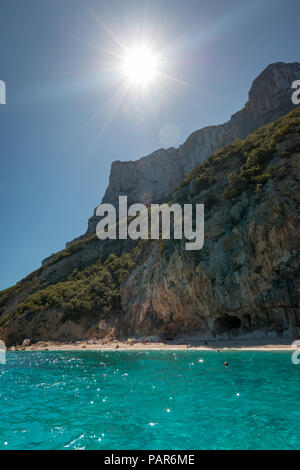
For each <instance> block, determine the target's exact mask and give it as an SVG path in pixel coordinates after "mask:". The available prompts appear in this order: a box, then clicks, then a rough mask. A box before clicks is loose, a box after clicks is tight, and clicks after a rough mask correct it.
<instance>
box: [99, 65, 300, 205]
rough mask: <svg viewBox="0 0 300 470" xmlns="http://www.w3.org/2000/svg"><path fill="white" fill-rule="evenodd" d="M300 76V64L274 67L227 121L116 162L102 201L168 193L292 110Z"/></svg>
mask: <svg viewBox="0 0 300 470" xmlns="http://www.w3.org/2000/svg"><path fill="white" fill-rule="evenodd" d="M299 77H300V64H299V63H292V64H284V63H276V64H272V65H269V66H268V67H267V68H266V69H265V70H264V71H263V72H262V73H261V74H260V75H259V76H258V77H257V78H256V79H255V80H254V82H253V84H252V87H251V89H250V92H249V100H248V102H247V103H246V104H245V106H244V108H243V109H242V110H241V111H239V112H237V113H236V114H234V115H233V116H232V117H231V119H230V120H229V121H228V122H226V123H225V124H222V125H219V126H209V127H205V128H203V129H200V130H199V131H196V132H194V133H193V134H191V135H190V136H189V137H188V139H187V140H186V142H185V143H184V144H183V145H181V146H180V147H179V148H178V149H175V148H170V149H167V150H164V149H160V150H157V151H156V152H154V153H152V154H151V155H148V156H147V157H143V158H141V159H139V160H136V161H130V162H121V161H115V162H114V163H113V164H112V167H111V174H110V179H109V186H108V188H107V190H106V192H105V195H104V197H103V202H112V203H115V202H117V201H118V197H119V194H125V195H127V196H128V199H129V202H141V201H145V202H146V203H147V202H148V203H150V202H151V201H160V200H162V199H164V198H165V197H168V196H169V195H170V193H171V192H172V190H173V189H174V188H175V187H176V186H177V185H178V184H179V183H180V182H181V181H182V179H183V178H184V177H185V176H186V174H187V173H188V172H189V171H190V170H191V169H192V168H193V167H195V166H196V165H199V164H200V163H202V162H203V161H204V160H205V158H206V157H207V156H208V155H211V154H213V153H215V152H216V151H217V150H218V149H219V148H220V147H224V146H226V145H228V144H230V143H231V142H233V141H234V140H235V139H240V138H244V137H246V136H247V135H249V134H250V133H251V132H253V131H254V130H256V129H258V128H259V127H260V126H262V125H263V124H267V123H269V122H272V121H274V120H275V119H277V118H279V117H280V116H283V115H284V114H286V113H288V112H289V111H290V110H291V109H292V108H293V104H292V101H291V96H292V92H293V90H292V89H291V84H292V82H293V81H294V80H297V79H298V80H299Z"/></svg>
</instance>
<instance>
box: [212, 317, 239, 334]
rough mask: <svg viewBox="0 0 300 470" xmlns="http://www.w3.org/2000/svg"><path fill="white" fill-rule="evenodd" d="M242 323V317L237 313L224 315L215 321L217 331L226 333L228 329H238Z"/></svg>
mask: <svg viewBox="0 0 300 470" xmlns="http://www.w3.org/2000/svg"><path fill="white" fill-rule="evenodd" d="M241 325H242V322H241V319H240V318H239V317H236V316H235V315H224V316H222V317H219V318H217V319H216V321H215V328H216V332H217V333H225V332H226V331H232V330H238V329H239V328H240V327H241Z"/></svg>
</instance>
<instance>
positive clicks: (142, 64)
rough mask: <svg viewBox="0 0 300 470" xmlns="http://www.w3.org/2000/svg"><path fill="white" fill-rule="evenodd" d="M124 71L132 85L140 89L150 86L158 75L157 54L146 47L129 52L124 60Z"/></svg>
mask: <svg viewBox="0 0 300 470" xmlns="http://www.w3.org/2000/svg"><path fill="white" fill-rule="evenodd" d="M123 71H124V75H125V77H126V78H127V79H128V80H129V82H130V83H131V84H134V85H137V86H140V87H144V86H147V85H150V84H151V83H152V82H153V81H154V79H155V77H156V75H157V60H156V57H155V54H154V53H153V52H152V51H151V50H150V49H148V48H146V47H137V48H135V49H132V50H131V51H128V52H127V53H126V55H125V58H124V63H123Z"/></svg>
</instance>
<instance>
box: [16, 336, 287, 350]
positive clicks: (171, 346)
mask: <svg viewBox="0 0 300 470" xmlns="http://www.w3.org/2000/svg"><path fill="white" fill-rule="evenodd" d="M293 341H295V338H272V340H270V339H233V340H207V341H204V340H195V339H193V338H185V339H178V340H173V341H168V342H165V343H163V342H147V341H139V340H136V341H131V342H130V341H128V340H127V341H126V340H124V341H117V340H113V341H105V340H97V339H94V340H86V341H76V342H74V343H61V342H60V343H57V342H50V341H49V342H48V341H45V342H44V341H40V342H38V343H34V344H30V345H27V346H14V347H11V348H8V350H9V351H80V350H89V351H101V350H108V351H112V350H118V351H123V350H124V351H132V350H136V351H143V350H145V351H146V350H152V351H160V350H171V351H172V350H173V351H177V350H179V351H182V350H196V351H198V350H199V351H216V350H219V351H221V350H242V351H248V350H253V351H292V350H293V349H295V346H294V347H292V343H293Z"/></svg>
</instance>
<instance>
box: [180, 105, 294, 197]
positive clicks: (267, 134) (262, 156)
mask: <svg viewBox="0 0 300 470" xmlns="http://www.w3.org/2000/svg"><path fill="white" fill-rule="evenodd" d="M299 131H300V108H296V109H295V110H293V111H291V112H290V113H289V114H287V115H286V116H283V117H282V118H280V119H278V120H277V121H275V122H273V123H271V124H267V125H265V126H262V127H261V128H259V129H258V130H257V131H256V132H254V133H253V134H251V135H249V136H248V137H247V138H246V139H244V140H242V139H238V140H236V141H235V142H233V144H231V145H228V146H227V147H225V148H221V149H219V150H218V151H217V152H216V153H215V154H213V155H211V156H209V157H208V158H207V159H206V160H205V161H204V162H203V164H201V165H199V166H197V167H195V168H193V170H192V171H191V172H190V173H188V175H187V176H186V177H185V179H184V180H183V181H182V183H181V185H180V186H179V188H182V187H184V186H187V185H188V184H189V183H190V182H191V181H192V180H195V181H196V182H197V183H198V190H199V191H201V190H202V189H207V188H209V187H210V185H211V184H213V183H214V182H215V177H214V173H215V172H216V170H217V168H218V167H219V166H220V167H222V166H223V165H224V164H226V162H227V160H229V159H230V158H231V157H232V156H233V155H234V156H238V157H239V158H240V159H241V162H242V164H241V166H240V168H239V171H238V172H236V171H233V172H231V173H230V175H229V177H228V182H229V186H230V187H229V188H228V189H227V191H226V193H225V196H226V197H236V196H238V195H239V194H240V193H241V192H242V191H244V190H245V189H247V188H248V187H249V186H251V185H252V186H253V187H256V185H257V184H263V183H265V182H266V181H267V180H268V179H269V178H271V177H272V173H271V172H266V171H265V169H266V167H267V165H268V163H269V161H270V159H271V157H272V156H273V155H274V153H275V152H276V151H277V149H278V145H279V144H281V143H282V142H283V141H284V140H287V139H288V138H289V137H291V136H293V135H294V134H296V133H299ZM297 145H299V144H297ZM279 147H280V145H279ZM290 151H291V149H290V150H289V152H290ZM289 152H287V151H285V150H282V151H281V155H282V156H286V157H287V156H288V154H289Z"/></svg>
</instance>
